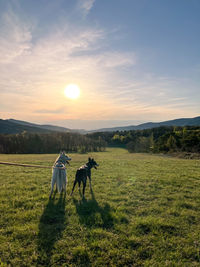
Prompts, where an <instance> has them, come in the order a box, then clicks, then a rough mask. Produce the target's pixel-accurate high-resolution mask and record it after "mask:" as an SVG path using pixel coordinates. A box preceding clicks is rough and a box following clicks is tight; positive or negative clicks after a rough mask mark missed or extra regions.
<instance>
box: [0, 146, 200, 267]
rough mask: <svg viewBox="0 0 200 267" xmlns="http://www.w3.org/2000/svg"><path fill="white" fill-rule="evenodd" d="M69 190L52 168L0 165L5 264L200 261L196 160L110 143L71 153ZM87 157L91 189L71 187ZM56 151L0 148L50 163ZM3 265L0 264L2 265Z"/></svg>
mask: <svg viewBox="0 0 200 267" xmlns="http://www.w3.org/2000/svg"><path fill="white" fill-rule="evenodd" d="M70 156H71V157H72V162H71V165H70V166H69V167H67V170H68V188H67V196H66V198H64V196H63V195H59V194H56V195H55V196H54V198H53V199H52V200H49V199H48V195H49V192H50V180H51V170H48V169H35V168H27V169H25V168H23V167H13V166H0V172H1V176H0V214H1V216H0V226H1V227H0V259H1V262H2V264H3V263H4V264H8V265H10V266H49V265H51V266H131V265H133V266H161V265H163V266H199V264H200V253H199V251H200V242H199V240H200V236H199V233H200V225H199V221H200V189H199V186H200V164H199V163H200V161H199V160H184V159H176V158H166V157H162V156H157V155H150V154H130V153H128V152H127V151H126V150H123V149H117V148H115V149H108V150H107V151H106V152H99V153H91V154H88V155H87V154H70ZM89 156H92V157H94V159H95V160H96V161H97V162H98V163H99V165H100V166H99V168H98V170H92V184H93V192H90V190H89V186H87V188H86V194H85V199H82V198H81V196H80V194H79V192H78V188H76V189H75V192H74V195H73V197H70V196H69V193H70V191H71V189H72V184H73V180H74V175H75V171H76V169H77V168H78V167H79V166H81V165H82V164H83V163H85V162H86V161H87V158H88V157H89ZM55 158H56V155H0V160H2V161H10V162H20V163H31V164H38V165H39V164H44V165H52V164H53V162H54V160H55ZM3 266H4V265H3Z"/></svg>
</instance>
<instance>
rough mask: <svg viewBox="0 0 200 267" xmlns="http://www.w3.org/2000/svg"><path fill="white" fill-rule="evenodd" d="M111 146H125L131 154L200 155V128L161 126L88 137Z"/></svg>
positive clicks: (100, 133)
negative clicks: (181, 153) (168, 153)
mask: <svg viewBox="0 0 200 267" xmlns="http://www.w3.org/2000/svg"><path fill="white" fill-rule="evenodd" d="M87 136H88V137H89V138H91V139H93V140H101V141H105V142H106V143H107V144H108V145H110V146H124V147H126V148H127V149H128V151H129V152H153V153H160V152H162V153H163V152H164V153H167V152H191V153H200V126H185V127H179V126H171V127H170V126H161V127H158V128H153V129H146V130H131V131H117V132H99V133H92V134H88V135H87Z"/></svg>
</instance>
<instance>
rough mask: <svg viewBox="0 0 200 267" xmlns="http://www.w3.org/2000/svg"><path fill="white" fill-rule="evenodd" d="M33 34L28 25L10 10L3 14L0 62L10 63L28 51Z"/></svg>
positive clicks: (0, 36) (0, 32) (0, 33)
mask: <svg viewBox="0 0 200 267" xmlns="http://www.w3.org/2000/svg"><path fill="white" fill-rule="evenodd" d="M31 39H32V35H31V32H30V29H29V27H28V26H27V25H24V24H22V23H21V21H20V19H19V18H18V17H17V16H16V15H15V14H14V13H13V12H12V11H11V10H9V11H8V12H7V13H5V14H3V16H2V18H1V27H0V64H1V63H3V64H9V63H11V62H12V61H14V60H15V59H16V58H17V57H18V56H20V55H23V54H26V53H28V51H29V50H30V48H31Z"/></svg>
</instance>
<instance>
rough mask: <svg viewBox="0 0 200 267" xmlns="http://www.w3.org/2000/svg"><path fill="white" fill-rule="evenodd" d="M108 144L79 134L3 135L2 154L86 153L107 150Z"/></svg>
mask: <svg viewBox="0 0 200 267" xmlns="http://www.w3.org/2000/svg"><path fill="white" fill-rule="evenodd" d="M105 147H106V142H105V141H103V140H101V139H97V140H95V139H91V138H89V137H87V136H84V135H81V134H78V133H48V134H45V133H27V132H23V133H21V134H1V135H0V153H6V154H14V153H18V154H28V153H30V154H37V153H58V152H60V150H65V151H66V152H80V153H86V152H91V151H103V150H105Z"/></svg>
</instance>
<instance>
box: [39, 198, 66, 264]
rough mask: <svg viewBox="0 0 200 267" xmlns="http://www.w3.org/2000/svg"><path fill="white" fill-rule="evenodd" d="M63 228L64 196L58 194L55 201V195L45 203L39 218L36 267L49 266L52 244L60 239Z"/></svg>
mask: <svg viewBox="0 0 200 267" xmlns="http://www.w3.org/2000/svg"><path fill="white" fill-rule="evenodd" d="M64 228H65V195H63V194H60V197H59V199H58V200H57V201H56V200H55V194H54V196H53V198H52V199H50V200H49V202H48V203H47V205H46V207H45V209H44V211H43V214H42V216H41V218H40V223H39V233H38V254H39V256H38V259H37V265H40V266H41V265H42V266H50V265H51V256H52V254H53V253H52V250H53V249H54V244H55V242H56V241H58V240H59V239H60V238H61V237H62V232H63V230H64Z"/></svg>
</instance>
